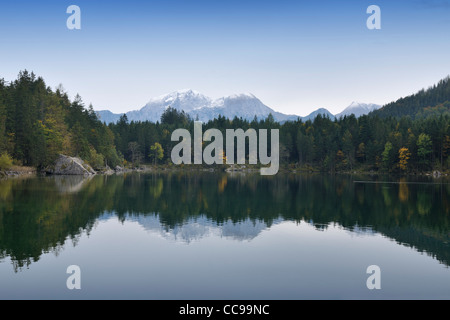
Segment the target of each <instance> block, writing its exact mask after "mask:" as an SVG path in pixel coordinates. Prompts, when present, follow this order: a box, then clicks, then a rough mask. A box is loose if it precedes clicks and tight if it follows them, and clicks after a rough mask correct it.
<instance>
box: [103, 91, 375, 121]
mask: <svg viewBox="0 0 450 320" xmlns="http://www.w3.org/2000/svg"><path fill="white" fill-rule="evenodd" d="M169 106H170V107H172V108H174V109H177V110H178V111H184V112H185V113H186V114H188V115H189V116H191V118H193V119H196V120H197V119H198V120H200V121H203V122H207V121H209V120H212V119H214V118H218V117H219V115H221V116H224V117H226V118H228V119H233V118H234V117H238V118H243V119H245V120H249V121H252V120H253V119H254V118H255V117H257V118H258V119H260V120H261V119H265V118H267V116H268V115H269V114H272V115H273V117H274V119H275V121H277V122H280V123H283V122H286V121H295V120H297V119H299V118H300V119H302V120H304V121H307V120H314V118H315V117H317V116H318V115H319V114H321V115H323V116H326V117H329V118H330V119H334V118H339V117H343V116H346V115H350V114H354V115H355V116H356V117H359V116H361V115H363V114H368V113H369V112H371V111H373V110H377V109H379V108H380V107H381V106H379V105H376V104H365V103H358V102H353V103H352V104H351V105H350V106H348V107H347V108H346V109H344V110H343V111H342V112H340V113H338V114H336V115H333V114H332V113H331V112H329V111H328V110H327V109H324V108H320V109H318V110H316V111H314V112H312V113H311V114H309V115H307V116H306V117H301V116H298V115H288V114H283V113H281V112H277V111H275V110H274V109H272V108H270V107H268V106H267V105H265V104H264V103H262V102H261V100H259V99H258V98H257V97H255V96H254V95H253V94H250V93H244V94H238V95H232V96H229V97H224V98H220V99H216V100H213V99H211V98H209V97H207V96H205V95H202V94H201V93H199V92H197V91H194V90H180V91H175V92H172V93H170V94H167V95H163V96H160V97H156V98H153V99H151V100H150V101H149V102H148V103H147V104H146V105H145V106H144V107H143V108H142V109H140V110H135V111H130V112H127V113H126V115H127V118H128V120H129V121H151V122H157V121H160V119H161V115H162V114H163V113H164V111H165V110H166V109H167V108H168V107H169ZM97 115H98V116H99V118H100V120H101V121H102V122H105V123H107V124H108V123H114V122H117V121H118V120H119V119H120V117H121V116H122V115H123V114H115V113H112V112H111V111H108V110H102V111H97Z"/></svg>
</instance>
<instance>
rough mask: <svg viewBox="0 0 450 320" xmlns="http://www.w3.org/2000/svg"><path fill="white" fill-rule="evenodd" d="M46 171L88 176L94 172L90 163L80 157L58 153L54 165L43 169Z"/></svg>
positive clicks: (57, 173)
mask: <svg viewBox="0 0 450 320" xmlns="http://www.w3.org/2000/svg"><path fill="white" fill-rule="evenodd" d="M45 172H46V173H49V174H56V175H71V176H74V175H75V176H89V175H93V174H96V172H95V171H94V169H92V168H91V166H90V165H88V164H87V163H85V162H84V161H83V160H81V159H80V158H76V157H68V156H65V155H62V154H61V155H59V157H58V159H56V161H55V163H54V165H52V166H50V167H48V168H46V169H45Z"/></svg>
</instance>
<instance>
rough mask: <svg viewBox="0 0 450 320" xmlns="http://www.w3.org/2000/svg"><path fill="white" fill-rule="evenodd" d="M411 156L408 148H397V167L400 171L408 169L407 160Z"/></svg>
mask: <svg viewBox="0 0 450 320" xmlns="http://www.w3.org/2000/svg"><path fill="white" fill-rule="evenodd" d="M410 158H411V152H409V149H408V148H405V147H403V148H400V150H398V159H399V162H398V167H399V168H400V170H401V171H406V170H408V160H409V159H410Z"/></svg>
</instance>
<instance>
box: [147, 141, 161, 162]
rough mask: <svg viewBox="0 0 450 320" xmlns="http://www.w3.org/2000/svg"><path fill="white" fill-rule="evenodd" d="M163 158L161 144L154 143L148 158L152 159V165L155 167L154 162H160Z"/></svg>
mask: <svg viewBox="0 0 450 320" xmlns="http://www.w3.org/2000/svg"><path fill="white" fill-rule="evenodd" d="M163 157H164V150H163V148H162V146H161V144H160V143H158V142H155V143H154V144H153V145H152V146H151V147H150V158H153V164H154V165H155V164H156V161H158V160H162V158H163Z"/></svg>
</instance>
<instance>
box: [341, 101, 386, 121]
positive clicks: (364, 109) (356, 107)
mask: <svg viewBox="0 0 450 320" xmlns="http://www.w3.org/2000/svg"><path fill="white" fill-rule="evenodd" d="M380 108H381V106H380V105H378V104H373V103H360V102H352V104H351V105H349V106H348V107H347V108H345V109H344V111H342V112H341V113H338V114H336V118H340V117H344V116H349V115H351V114H354V115H355V116H356V117H357V118H358V117H360V116H362V115H365V114H369V113H370V112H372V111H374V110H378V109H380Z"/></svg>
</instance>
